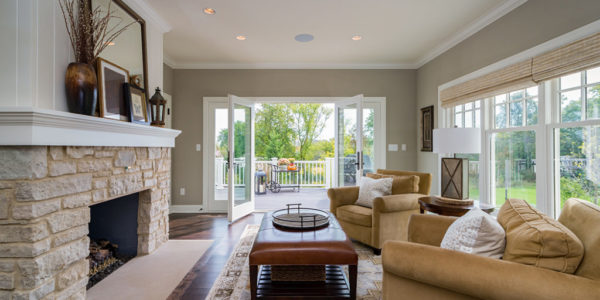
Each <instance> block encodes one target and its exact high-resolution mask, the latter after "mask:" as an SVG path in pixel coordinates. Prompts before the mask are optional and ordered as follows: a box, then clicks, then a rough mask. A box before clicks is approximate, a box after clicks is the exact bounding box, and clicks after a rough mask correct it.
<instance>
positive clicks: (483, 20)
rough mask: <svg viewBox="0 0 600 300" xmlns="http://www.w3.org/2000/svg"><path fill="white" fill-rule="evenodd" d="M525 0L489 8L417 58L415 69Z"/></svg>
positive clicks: (509, 0)
mask: <svg viewBox="0 0 600 300" xmlns="http://www.w3.org/2000/svg"><path fill="white" fill-rule="evenodd" d="M525 2H527V0H508V1H505V2H503V3H501V4H500V5H498V6H496V7H495V8H493V9H492V10H490V12H488V13H487V14H485V15H483V16H481V17H479V18H477V19H476V20H475V21H473V22H472V23H470V24H469V25H467V27H465V28H464V29H462V30H460V31H459V32H457V33H456V34H455V35H453V36H451V37H450V38H448V39H447V40H446V41H444V42H443V43H441V44H440V45H438V46H437V47H435V48H433V49H432V50H431V51H429V52H427V53H426V54H425V55H423V56H422V57H421V58H420V59H418V60H417V62H415V65H417V69H418V68H420V67H422V66H423V65H425V64H426V63H428V62H430V61H431V60H433V59H434V58H436V57H438V56H440V55H441V54H442V53H444V52H446V51H448V50H450V49H452V47H454V46H456V45H458V44H459V43H460V42H462V41H464V40H466V39H467V38H469V37H470V36H472V35H473V34H475V33H477V32H478V31H480V30H481V29H483V28H485V27H486V26H488V25H490V24H492V23H493V22H494V21H496V20H498V19H500V18H501V17H503V16H504V15H506V14H508V13H509V12H511V11H513V10H514V9H515V8H517V7H519V6H521V5H523V4H524V3H525Z"/></svg>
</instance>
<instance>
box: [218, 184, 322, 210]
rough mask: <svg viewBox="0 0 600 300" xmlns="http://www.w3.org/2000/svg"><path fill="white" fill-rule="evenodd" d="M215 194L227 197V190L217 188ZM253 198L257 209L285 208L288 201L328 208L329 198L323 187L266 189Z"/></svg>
mask: <svg viewBox="0 0 600 300" xmlns="http://www.w3.org/2000/svg"><path fill="white" fill-rule="evenodd" d="M236 192H237V191H236ZM239 192H240V196H239V198H243V189H240V190H239ZM217 195H218V197H219V198H218V199H227V190H224V189H220V190H217ZM254 199H255V201H256V210H258V211H264V210H275V209H280V208H285V207H286V206H285V205H286V204H290V203H302V206H303V207H310V208H318V209H326V210H329V199H328V198H327V189H325V188H300V191H299V192H297V191H292V189H281V191H280V192H279V193H271V192H270V191H267V193H266V194H265V195H255V196H254Z"/></svg>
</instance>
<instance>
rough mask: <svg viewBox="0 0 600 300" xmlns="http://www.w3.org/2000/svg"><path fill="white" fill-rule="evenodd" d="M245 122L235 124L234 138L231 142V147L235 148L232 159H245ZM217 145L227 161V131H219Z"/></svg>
mask: <svg viewBox="0 0 600 300" xmlns="http://www.w3.org/2000/svg"><path fill="white" fill-rule="evenodd" d="M246 129H247V128H246V122H242V121H237V122H235V128H234V132H235V137H234V141H233V145H234V147H235V153H234V156H233V157H234V158H240V157H245V154H246V134H247V132H246ZM217 144H218V145H219V151H220V152H221V154H222V155H223V157H224V158H225V160H227V159H228V155H227V153H228V150H229V148H228V147H229V129H227V128H225V129H221V131H220V132H219V135H218V136H217Z"/></svg>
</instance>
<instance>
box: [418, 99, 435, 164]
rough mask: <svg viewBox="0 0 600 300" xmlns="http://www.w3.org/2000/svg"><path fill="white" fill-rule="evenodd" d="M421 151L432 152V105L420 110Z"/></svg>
mask: <svg viewBox="0 0 600 300" xmlns="http://www.w3.org/2000/svg"><path fill="white" fill-rule="evenodd" d="M420 125H421V126H420V127H421V151H424V152H432V151H433V105H431V106H427V107H423V108H421V124H420Z"/></svg>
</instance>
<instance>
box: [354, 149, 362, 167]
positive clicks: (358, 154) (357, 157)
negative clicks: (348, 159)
mask: <svg viewBox="0 0 600 300" xmlns="http://www.w3.org/2000/svg"><path fill="white" fill-rule="evenodd" d="M360 158H361V157H360V151H358V152H356V162H355V163H354V164H355V165H356V170H357V171H358V170H360V162H361V159H360Z"/></svg>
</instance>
